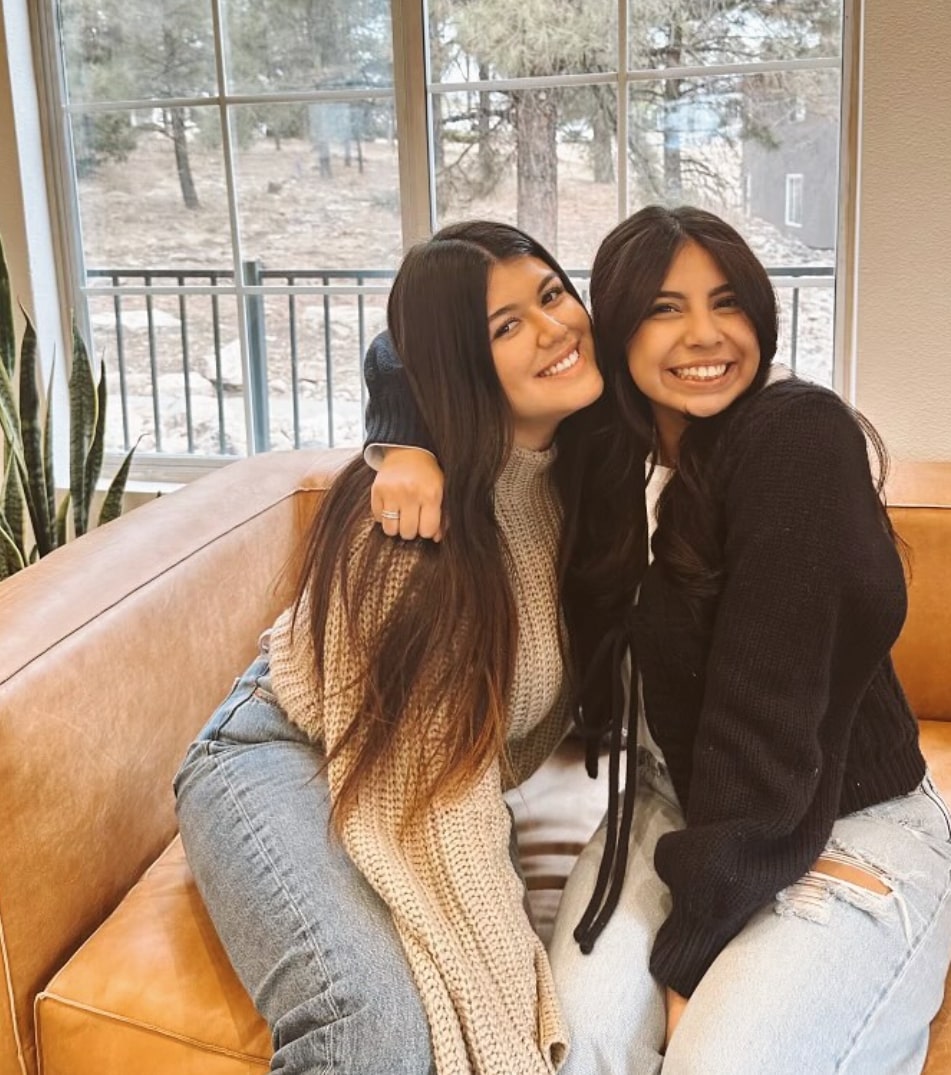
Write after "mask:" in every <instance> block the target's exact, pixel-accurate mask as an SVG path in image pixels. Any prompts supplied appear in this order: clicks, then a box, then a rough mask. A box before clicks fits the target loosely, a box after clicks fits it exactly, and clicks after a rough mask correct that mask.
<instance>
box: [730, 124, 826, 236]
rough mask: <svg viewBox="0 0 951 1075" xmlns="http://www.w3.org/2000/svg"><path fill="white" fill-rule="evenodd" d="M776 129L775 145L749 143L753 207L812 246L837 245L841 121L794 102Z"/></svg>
mask: <svg viewBox="0 0 951 1075" xmlns="http://www.w3.org/2000/svg"><path fill="white" fill-rule="evenodd" d="M800 117H801V118H800ZM771 134H772V135H773V137H774V138H775V140H776V143H777V145H776V146H775V147H769V146H765V145H763V144H762V143H760V142H755V141H752V140H748V141H746V142H745V143H744V146H743V170H744V174H745V182H746V207H747V210H748V211H749V212H750V213H752V214H753V215H754V216H757V217H761V218H762V219H763V220H768V221H769V222H770V223H771V224H773V225H775V226H776V227H777V228H778V229H779V230H780V231H781V232H783V234H785V235H788V236H790V237H791V238H795V239H798V240H799V241H800V242H801V243H804V244H805V245H806V246H811V247H814V248H816V249H822V250H831V249H833V248H834V247H835V238H836V198H837V188H836V184H835V183H834V182H832V183H830V182H829V177H830V176H834V175H835V174H836V169H837V167H838V156H839V127H838V123H837V122H836V120H834V119H831V118H827V117H824V116H807V115H805V114H804V112H803V111H802V110H801V109H800V108H799V107H794V110H793V113H792V114H791V115H787V116H786V117H785V118H783V119H781V120H780V121H779V122H777V123H775V124H773V125H771Z"/></svg>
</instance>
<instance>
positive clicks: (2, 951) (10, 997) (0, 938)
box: [0, 914, 28, 1075]
mask: <svg viewBox="0 0 951 1075" xmlns="http://www.w3.org/2000/svg"><path fill="white" fill-rule="evenodd" d="M0 956H2V957H3V984H4V985H5V986H6V990H7V1004H8V1005H9V1007H10V1025H11V1026H12V1027H13V1040H14V1042H15V1043H16V1047H17V1063H18V1064H19V1065H20V1071H21V1072H22V1073H23V1075H28V1073H27V1070H26V1057H25V1056H24V1055H23V1041H22V1039H21V1038H20V1027H19V1024H18V1022H17V1008H16V994H15V993H14V991H13V975H12V974H11V973H10V956H9V953H8V952H7V937H6V933H5V932H4V929H3V915H2V914H0Z"/></svg>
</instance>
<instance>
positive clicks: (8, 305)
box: [0, 240, 17, 377]
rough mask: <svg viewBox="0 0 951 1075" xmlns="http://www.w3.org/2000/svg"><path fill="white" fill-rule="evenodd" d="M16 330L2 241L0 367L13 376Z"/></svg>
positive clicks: (0, 258)
mask: <svg viewBox="0 0 951 1075" xmlns="http://www.w3.org/2000/svg"><path fill="white" fill-rule="evenodd" d="M16 349H17V341H16V328H15V326H14V322H13V290H12V288H11V287H10V274H9V272H8V270H7V259H6V256H5V255H4V252H3V241H2V240H0V366H3V368H4V369H5V370H6V371H7V373H9V374H10V376H11V377H12V376H13V370H14V367H15V366H16V358H17V355H16Z"/></svg>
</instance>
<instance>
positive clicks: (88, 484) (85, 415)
mask: <svg viewBox="0 0 951 1075" xmlns="http://www.w3.org/2000/svg"><path fill="white" fill-rule="evenodd" d="M24 316H25V315H24ZM52 389H53V372H52V371H51V372H50V377H49V380H48V382H47V384H46V386H45V390H44V388H43V387H42V386H41V383H40V379H39V369H38V366H37V353H36V331H35V329H34V327H33V324H32V322H31V321H30V319H29V317H26V329H25V331H24V333H23V339H22V340H21V342H20V357H19V362H17V356H16V331H15V328H14V321H13V291H12V288H11V286H10V276H9V273H8V271H7V263H6V258H5V257H4V254H3V243H2V242H0V460H2V474H0V478H2V485H0V579H4V578H6V577H7V576H8V575H12V574H14V573H15V572H17V571H20V570H21V569H22V568H24V567H26V566H28V565H29V564H31V563H33V562H34V561H35V560H37V559H39V557H41V556H46V554H47V553H50V552H52V551H53V550H54V549H56V548H58V547H59V546H60V545H63V544H65V542H66V540H67V538H68V537H69V536H70V535H74V536H76V537H78V536H80V535H82V534H84V533H86V531H87V530H88V529H89V514H90V505H91V501H92V497H93V493H94V491H95V489H96V483H97V482H98V480H99V475H100V472H101V470H102V460H103V444H104V438H105V429H106V374H105V364H104V363H101V364H100V370H99V380H98V382H96V381H95V380H94V379H93V371H92V366H91V365H90V362H89V354H88V352H87V350H86V345H85V343H84V342H83V339H82V337H81V335H80V334H79V332H78V331H77V329H76V326H75V324H74V325H73V354H72V362H71V364H70V375H69V433H70V437H69V491H68V492H66V493H64V494H63V495H62V497H61V498H60V500H59V503H58V504H57V502H56V490H55V486H54V482H53V414H52V407H51V405H50V402H51V400H52ZM134 451H135V449H134V448H133V449H132V451H130V452H129V453H128V454H127V455H126V457H125V459H124V460H123V462H122V465H121V466H120V467H119V470H118V471H117V472H116V475H115V477H114V478H113V480H112V484H111V485H110V486H109V489H108V491H107V493H106V496H105V499H104V500H103V503H102V508H101V510H100V512H99V519H98V525H100V526H101V525H102V524H103V523H107V522H109V521H110V520H111V519H114V518H116V516H118V515H120V514H121V513H122V495H123V493H124V491H125V484H126V479H127V477H128V474H129V466H130V464H131V462H132V455H133V453H134ZM70 523H71V524H72V525H70Z"/></svg>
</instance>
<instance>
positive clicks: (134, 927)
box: [37, 739, 607, 1075]
mask: <svg viewBox="0 0 951 1075" xmlns="http://www.w3.org/2000/svg"><path fill="white" fill-rule="evenodd" d="M601 769H602V770H606V765H602V766H601ZM605 780H606V774H605V773H604V772H602V774H601V775H600V777H599V779H598V780H597V781H592V780H590V779H589V778H588V777H587V776H586V775H585V772H584V764H583V758H582V750H581V746H580V744H579V743H578V742H577V741H576V740H573V739H569V740H568V741H566V742H565V743H564V744H563V745H562V747H561V748H560V750H559V751H558V752H557V753H556V754H555V756H554V757H552V758H550V759H549V761H548V762H547V763H546V765H545V766H544V767H543V768H542V769H541V770H539V772H537V773H536V774H535V775H534V776H533V777H532V778H531V779H530V780H528V781H527V782H526V783H525V784H524V785H522V787H520V788H519V789H517V790H516V791H514V792H511V793H510V794H509V796H508V800H509V805H510V806H511V808H512V812H513V814H514V815H515V818H516V825H517V826H518V832H519V846H520V849H521V852H522V854H521V858H522V868H523V871H524V874H525V880H526V885H527V887H528V890H529V902H530V905H531V907H532V913H533V915H534V918H535V923H536V928H537V929H538V931H539V934H540V935H541V936H542V937H543V939H545V940H546V941H547V939H548V937H549V936H550V934H551V926H552V921H553V918H554V913H555V910H556V909H557V906H558V900H559V897H560V895H561V890H562V888H563V887H564V883H565V879H566V878H567V876H568V872H569V871H570V869H571V864H572V863H573V861H574V859H575V858H576V856H577V854H578V852H579V851H580V850H581V848H582V847H583V846H584V844H585V842H586V841H587V840H588V838H589V837H590V835H591V833H592V832H593V831H594V829H595V828H596V827H597V825H598V823H599V822H600V820H601V816H602V814H603V813H604V809H605V806H606V794H607V792H606V785H605ZM37 1036H38V1045H39V1050H40V1057H41V1060H40V1063H41V1071H42V1072H43V1075H102V1072H103V1071H129V1072H135V1073H136V1075H160V1073H161V1075H168V1073H169V1072H173V1071H174V1072H175V1073H176V1075H256V1073H258V1072H264V1071H267V1069H268V1061H269V1058H270V1056H271V1040H270V1035H269V1033H268V1030H267V1026H266V1025H265V1023H264V1021H263V1019H261V1017H260V1016H259V1015H258V1014H257V1012H256V1011H255V1009H254V1007H253V1006H252V1004H251V1001H250V999H249V998H248V996H247V994H246V993H245V991H244V989H243V988H242V986H241V984H240V982H239V981H238V979H237V977H236V975H235V973H234V971H233V970H232V968H231V965H230V963H229V962H228V957H227V956H226V955H225V952H224V949H223V948H222V946H221V942H220V941H219V940H218V936H217V934H216V933H215V929H214V926H213V925H212V923H211V919H210V918H209V917H208V913H207V911H206V910H205V907H204V904H203V903H202V901H201V897H200V896H199V894H198V890H197V888H196V886H195V881H194V878H193V877H192V874H191V871H190V870H189V868H188V864H187V862H186V861H185V855H184V851H183V848H182V844H181V840H180V838H178V837H176V838H175V840H173V842H172V843H171V844H170V845H169V846H168V848H167V849H166V850H165V852H164V853H163V854H162V856H161V857H160V858H159V859H158V861H157V862H156V863H155V864H154V865H153V866H152V867H151V868H150V869H149V870H148V871H147V873H146V874H145V875H144V876H143V877H142V879H141V880H140V881H139V883H138V884H137V885H135V887H134V888H133V889H132V890H131V891H130V892H129V893H128V895H127V896H126V898H125V899H124V900H123V901H122V903H121V904H120V905H119V907H118V908H117V909H116V910H115V911H114V912H113V914H112V915H110V917H109V918H108V919H107V920H106V921H105V922H104V923H103V924H102V926H101V927H100V928H99V929H98V930H97V931H96V933H94V934H93V935H92V937H90V938H89V940H88V941H87V942H86V943H85V944H84V945H83V946H82V947H81V948H80V949H79V951H78V952H76V954H75V955H74V956H73V958H72V959H71V960H70V961H69V962H68V963H67V964H66V966H65V967H63V969H62V970H61V971H60V972H59V973H58V974H57V975H56V977H55V978H53V980H52V981H51V982H50V983H49V986H48V987H47V988H46V990H44V992H43V993H41V994H40V996H39V997H38V998H37Z"/></svg>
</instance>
